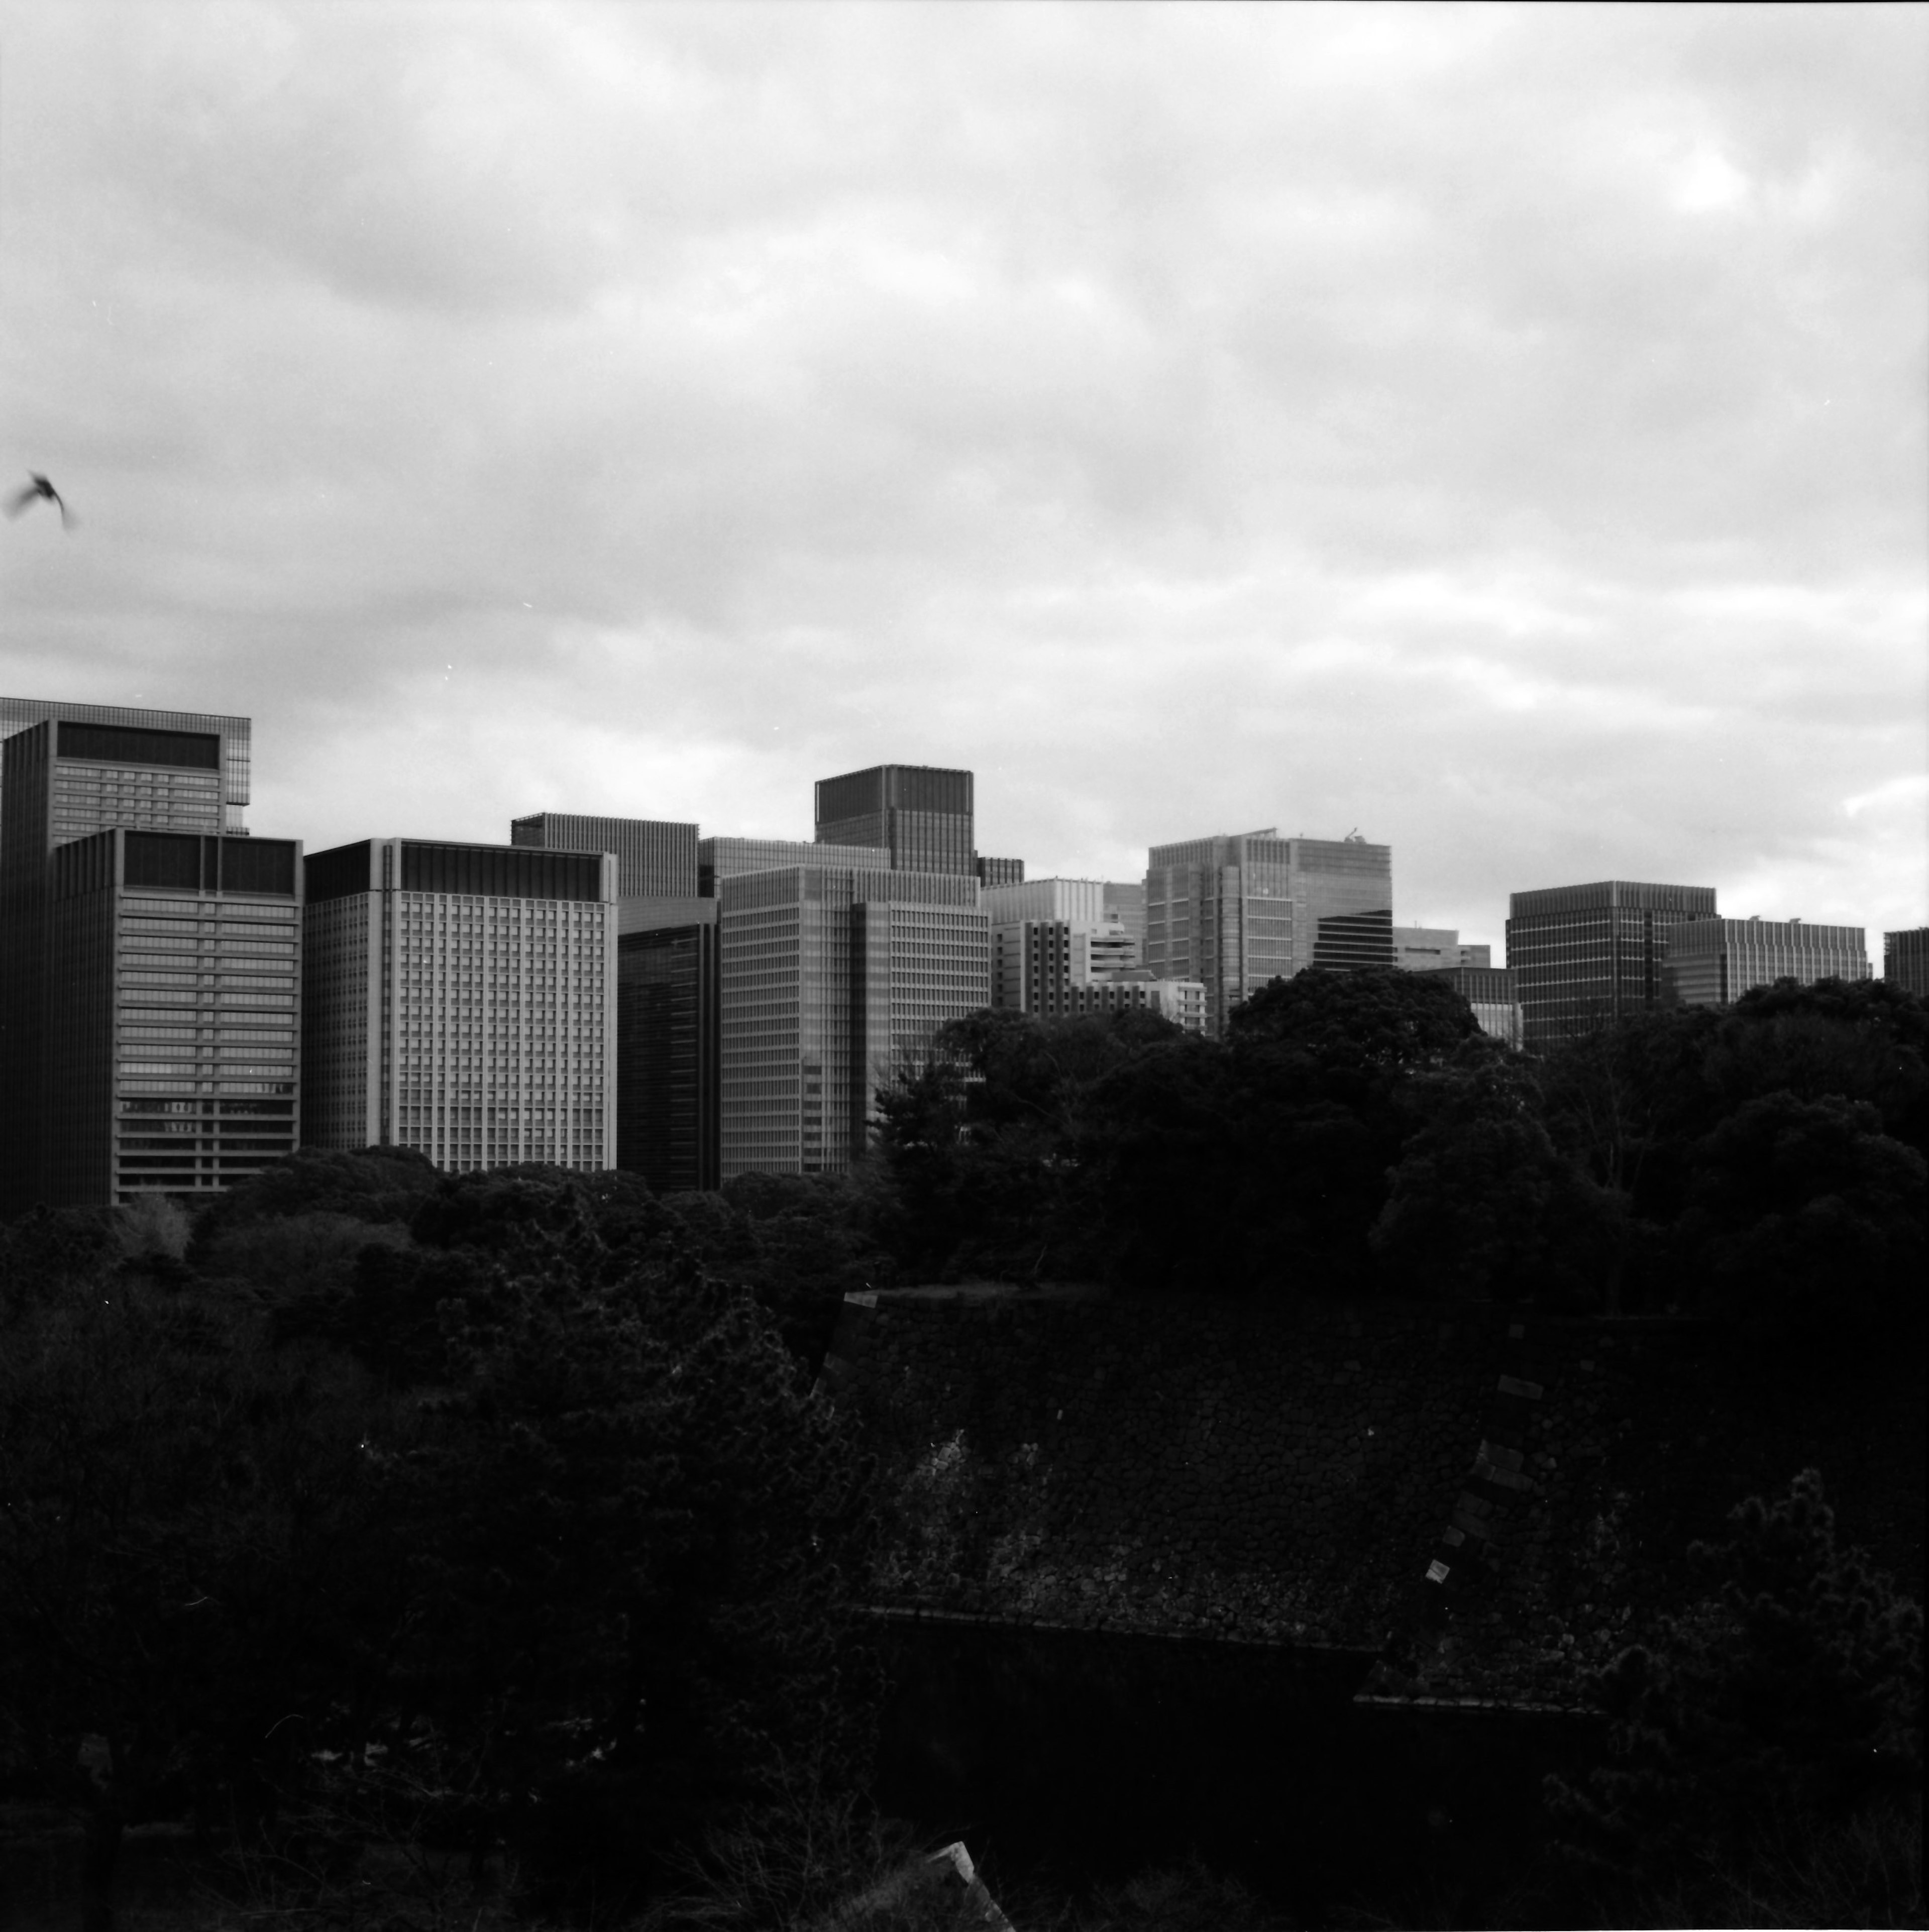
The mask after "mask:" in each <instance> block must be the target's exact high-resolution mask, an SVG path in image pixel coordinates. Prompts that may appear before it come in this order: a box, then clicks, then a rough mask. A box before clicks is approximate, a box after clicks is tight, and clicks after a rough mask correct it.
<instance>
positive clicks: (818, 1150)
mask: <svg viewBox="0 0 1929 1932" xmlns="http://www.w3.org/2000/svg"><path fill="white" fill-rule="evenodd" d="M978 892H979V887H978V881H977V877H976V875H975V874H972V873H971V872H965V873H964V874H962V875H961V874H956V873H929V872H904V871H894V870H891V869H889V868H881V867H879V868H866V867H859V866H848V865H794V866H786V867H784V868H781V869H778V870H774V871H760V872H748V873H742V874H735V875H733V876H730V877H725V878H723V879H721V880H719V881H718V902H717V903H718V916H717V925H718V955H719V959H718V968H719V983H720V1000H719V1006H718V1015H719V1021H720V1033H721V1040H720V1049H719V1055H718V1064H719V1067H718V1079H719V1095H720V1098H719V1108H718V1113H719V1138H720V1141H721V1156H720V1161H719V1166H720V1169H721V1175H722V1178H724V1180H726V1181H727V1180H728V1179H729V1178H730V1177H731V1176H732V1175H737V1174H743V1173H746V1172H753V1171H756V1172H766V1173H773V1174H823V1173H838V1172H842V1171H843V1170H844V1169H846V1168H847V1167H848V1166H850V1163H851V1162H852V1161H853V1160H854V1159H856V1157H858V1156H859V1154H861V1153H862V1151H863V1148H864V1147H865V1143H866V1141H867V1139H868V1132H869V1126H870V1122H871V1118H872V1117H873V1112H874V1097H875V1095H876V1093H877V1089H878V1088H880V1087H881V1086H883V1085H885V1084H886V1082H888V1081H889V1080H890V1079H892V1076H893V1075H894V1074H895V1073H896V1072H897V1071H898V1070H899V1069H901V1068H902V1067H906V1066H907V1065H910V1064H916V1061H918V1060H919V1058H921V1056H922V1054H923V1053H924V1052H925V1051H926V1049H927V1048H928V1047H929V1045H930V1043H931V1040H932V1036H933V1035H934V1034H935V1033H936V1032H937V1031H938V1028H939V1027H940V1026H941V1025H943V1024H944V1022H946V1021H947V1020H949V1019H958V1018H959V1017H961V1016H963V1015H964V1014H966V1013H975V1012H977V1010H980V1008H981V1007H985V1006H986V1005H988V1004H989V1002H990V997H991V984H990V980H991V973H990V953H989V946H988V944H987V940H986V924H985V915H984V913H983V911H982V910H980V907H979V904H978Z"/></svg>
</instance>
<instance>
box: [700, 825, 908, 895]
mask: <svg viewBox="0 0 1929 1932" xmlns="http://www.w3.org/2000/svg"><path fill="white" fill-rule="evenodd" d="M788 865H850V866H854V867H856V868H858V869H859V870H860V871H871V872H888V871H889V870H890V869H891V848H890V847H889V846H888V845H828V844H826V845H819V844H814V842H813V841H811V840H810V839H808V838H700V839H699V840H698V841H697V891H698V892H700V893H701V894H702V895H703V897H705V898H716V897H717V896H718V886H721V883H723V881H724V880H725V879H734V878H739V877H742V875H743V874H745V872H775V871H781V870H782V869H783V868H784V867H786V866H788Z"/></svg>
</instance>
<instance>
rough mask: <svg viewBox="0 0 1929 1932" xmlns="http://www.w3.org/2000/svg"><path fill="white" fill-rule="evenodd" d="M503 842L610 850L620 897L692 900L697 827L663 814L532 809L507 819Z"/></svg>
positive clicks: (567, 849) (546, 849) (557, 848)
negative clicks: (592, 815)
mask: <svg viewBox="0 0 1929 1932" xmlns="http://www.w3.org/2000/svg"><path fill="white" fill-rule="evenodd" d="M509 843H510V844H511V845H523V846H527V847H532V848H533V849H535V850H538V851H544V852H613V853H615V854H616V867H617V869H616V895H617V897H618V898H625V899H637V898H649V899H673V898H694V897H695V896H696V892H697V828H696V826H694V824H685V823H683V822H682V820H677V819H667V818H585V817H580V816H579V815H578V814H577V813H574V812H573V811H537V812H532V813H531V814H529V817H526V818H516V819H511V820H510V821H509Z"/></svg>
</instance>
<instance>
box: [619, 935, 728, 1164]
mask: <svg viewBox="0 0 1929 1932" xmlns="http://www.w3.org/2000/svg"><path fill="white" fill-rule="evenodd" d="M717 963H718V954H717V902H716V901H715V899H713V898H687V899H646V900H626V901H624V903H623V905H622V909H621V911H620V913H619V916H618V920H617V935H616V1166H619V1167H620V1168H622V1169H626V1170H627V1171H628V1172H630V1173H631V1174H640V1175H642V1176H643V1179H644V1180H646V1181H648V1182H649V1184H650V1186H651V1187H652V1188H653V1189H655V1191H656V1192H657V1193H659V1194H667V1193H671V1192H673V1191H675V1190H681V1189H686V1188H700V1187H715V1186H717V1184H718V1169H717V1159H718V1140H717V1094H718V1088H717V1052H718V1043H719V1036H718V1025H717V1002H718V997H719V991H720V987H719V981H718V971H717Z"/></svg>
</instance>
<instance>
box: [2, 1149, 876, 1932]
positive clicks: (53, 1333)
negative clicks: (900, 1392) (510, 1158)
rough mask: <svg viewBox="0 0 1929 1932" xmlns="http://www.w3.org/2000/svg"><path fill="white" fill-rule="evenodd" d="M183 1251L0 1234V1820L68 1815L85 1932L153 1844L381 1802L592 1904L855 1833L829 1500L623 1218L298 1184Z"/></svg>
mask: <svg viewBox="0 0 1929 1932" xmlns="http://www.w3.org/2000/svg"><path fill="white" fill-rule="evenodd" d="M404 1215H406V1216H407V1222H406V1224H405V1223H404V1222H403V1220H401V1218H399V1217H402V1216H404ZM766 1218H767V1219H775V1220H781V1219H782V1217H781V1214H778V1215H777V1216H774V1217H766ZM177 1219H178V1217H177ZM352 1229H359V1231H360V1234H361V1236H362V1238H361V1240H360V1241H359V1242H358V1241H355V1240H353V1239H352V1238H350V1233H349V1232H348V1231H349V1230H352ZM787 1232H791V1233H793V1234H794V1231H787ZM185 1233H186V1230H185V1229H184V1227H181V1228H180V1229H178V1230H175V1229H169V1227H168V1226H166V1223H165V1219H164V1217H163V1218H162V1219H161V1220H158V1221H157V1220H156V1217H155V1216H154V1213H153V1212H152V1211H148V1210H143V1211H141V1212H139V1213H135V1212H133V1211H101V1212H99V1213H95V1214H83V1213H79V1212H74V1211H68V1212H65V1213H62V1214H36V1215H34V1216H31V1217H28V1218H27V1219H26V1220H23V1221H22V1222H20V1223H16V1224H15V1225H14V1226H13V1227H11V1228H10V1229H6V1230H5V1231H0V1325H4V1334H5V1348H4V1349H0V1779H4V1781H5V1784H6V1786H7V1787H8V1788H10V1790H12V1791H13V1793H14V1794H15V1795H16V1796H37V1797H39V1798H40V1799H50V1800H52V1801H53V1802H59V1803H63V1804H67V1805H71V1807H73V1808H74V1809H75V1810H76V1811H77V1812H79V1813H80V1814H82V1815H83V1817H84V1819H85V1820H86V1826H87V1829H88V1834H89V1861H88V1862H89V1883H90V1885H91V1887H92V1891H93V1893H94V1907H95V1909H94V1914H93V1922H95V1924H103V1925H104V1924H107V1923H108V1922H109V1920H108V1917H107V1910H108V1900H109V1895H110V1880H111V1873H112V1870H113V1862H114V1853H115V1846H116V1845H117V1843H118V1841H119V1838H120V1837H121V1834H122V1832H124V1829H125V1828H126V1827H127V1826H130V1825H132V1824H135V1823H139V1822H141V1821H142V1820H144V1819H148V1818H153V1817H178V1816H180V1815H181V1814H182V1813H183V1812H184V1811H192V1812H193V1813H194V1814H195V1815H196V1816H197V1817H199V1818H201V1819H202V1820H203V1821H204V1823H210V1824H211V1823H213V1822H214V1821H216V1820H220V1821H221V1822H222V1823H223V1825H224V1826H230V1825H231V1826H234V1827H235V1828H236V1829H239V1832H240V1833H241V1835H242V1838H243V1839H244V1840H248V1839H251V1838H260V1837H262V1836H263V1835H272V1833H273V1832H275V1830H276V1829H278V1821H280V1820H284V1819H285V1818H287V1817H290V1816H291V1815H293V1814H295V1813H297V1812H300V1813H303V1814H307V1813H309V1812H312V1811H313V1810H314V1806H315V1805H317V1803H318V1802H320V1799H319V1798H318V1795H317V1794H318V1793H323V1791H324V1790H326V1794H327V1796H328V1800H329V1805H331V1806H332V1813H331V1815H332V1817H334V1818H335V1820H336V1827H337V1828H338V1835H340V1832H342V1831H347V1832H350V1835H353V1832H354V1831H366V1832H382V1831H384V1830H386V1829H389V1826H391V1825H392V1823H393V1822H394V1821H393V1819H392V1817H389V1816H388V1815H387V1814H388V1813H392V1811H393V1808H394V1807H393V1804H392V1802H391V1801H392V1800H394V1799H396V1798H397V1797H398V1794H399V1795H403V1796H407V1797H408V1798H409V1800H410V1804H411V1805H413V1811H412V1813H411V1819H412V1823H411V1825H410V1829H412V1830H413V1829H427V1830H428V1831H429V1832H431V1834H432V1835H439V1837H440V1840H441V1841H443V1842H445V1843H449V1844H450V1845H452V1846H457V1847H458V1848H465V1847H466V1849H467V1850H468V1852H469V1855H470V1862H471V1864H472V1867H473V1868H474V1869H475V1871H476V1872H477V1873H478V1875H479V1874H481V1873H483V1872H484V1871H485V1870H488V1869H490V1868H491V1867H492V1866H493V1862H494V1859H495V1855H496V1851H497V1849H498V1848H502V1849H505V1850H506V1851H507V1852H508V1854H509V1856H510V1860H511V1865H512V1867H514V1870H516V1871H517V1873H518V1874H519V1877H520V1888H521V1892H522V1894H523V1896H524V1897H525V1898H526V1899H527V1898H537V1899H543V1900H548V1901H550V1902H551V1903H568V1904H570V1905H571V1906H574V1905H577V1904H581V1903H585V1902H586V1901H587V1900H590V1899H592V1898H593V1899H594V1900H597V1901H599V1902H600V1903H602V1904H604V1905H609V1904H612V1903H616V1902H619V1901H620V1900H623V1899H624V1898H625V1897H627V1898H631V1899H634V1898H637V1897H642V1896H643V1895H645V1894H646V1893H647V1892H648V1891H649V1890H650V1889H651V1888H652V1886H654V1885H659V1884H661V1882H664V1879H665V1876H666V1874H667V1873H669V1872H670V1871H671V1870H673V1868H676V1867H677V1866H678V1862H679V1860H681V1859H682V1858H685V1857H686V1855H688V1852H689V1850H690V1848H691V1846H692V1845H693V1844H694V1843H697V1841H700V1839H701V1838H702V1837H703V1835H704V1834H705V1833H706V1832H709V1831H711V1830H712V1829H715V1828H716V1827H718V1826H719V1824H720V1823H723V1822H725V1821H727V1820H733V1819H746V1818H751V1817H754V1816H755V1815H756V1814H757V1812H758V1811H759V1810H760V1809H761V1808H770V1807H772V1806H778V1805H784V1804H787V1803H789V1802H792V1799H793V1796H794V1790H793V1788H794V1787H795V1786H796V1784H797V1782H798V1781H799V1780H802V1781H805V1783H807V1784H808V1786H809V1787H810V1788H811V1790H813V1791H814V1792H818V1793H827V1794H829V1795H830V1796H832V1797H833V1798H834V1797H835V1796H836V1795H837V1794H838V1793H844V1794H847V1795H848V1794H853V1793H859V1792H861V1790H862V1787H863V1783H864V1780H865V1777H866V1776H867V1775H868V1761H869V1755H870V1737H869V1726H870V1724H871V1718H872V1714H873V1712H874V1708H875V1690H876V1687H875V1684H874V1673H873V1670H872V1667H871V1664H869V1663H868V1653H867V1652H866V1651H865V1647H864V1646H863V1645H862V1643H860V1642H859V1639H858V1636H857V1634H856V1633H857V1623H856V1619H855V1616H854V1613H853V1593H854V1591H855V1589H856V1583H857V1580H858V1579H859V1577H860V1576H861V1574H862V1569H863V1565H864V1561H865V1550H866V1547H867V1541H868V1535H869V1530H868V1523H869V1517H868V1506H867V1504H866V1502H865V1491H864V1486H863V1482H862V1467H861V1466H860V1464H859V1460H858V1459H857V1457H856V1455H855V1454H854V1452H853V1448H852V1446H851V1445H850V1442H848V1440H847V1437H846V1434H845V1433H844V1430H842V1428H841V1426H840V1425H839V1424H838V1423H837V1421H835V1418H833V1416H832V1414H831V1412H830V1411H829V1409H828V1408H827V1407H826V1406H825V1405H824V1404H823V1403H822V1402H820V1400H818V1399H817V1397H814V1395H813V1394H811V1392H810V1390H809V1388H808V1382H807V1381H806V1379H805V1378H803V1377H802V1376H800V1375H799V1372H798V1368H797V1365H796V1361H795V1359H794V1358H793V1355H792V1354H791V1353H790V1351H789V1350H787V1349H786V1347H785V1346H784V1341H783V1339H782V1336H781V1332H780V1330H779V1327H778V1323H777V1322H776V1321H775V1319H773V1318H772V1316H771V1315H770V1314H769V1313H767V1312H766V1310H763V1308H761V1307H759V1306H758V1305H757V1302H756V1301H755V1300H754V1298H752V1297H751V1295H750V1294H749V1293H748V1291H747V1290H745V1289H743V1288H742V1287H739V1286H731V1285H729V1284H727V1283H724V1282H723V1281H721V1280H718V1278H716V1277H715V1276H713V1275H712V1274H710V1273H709V1272H708V1271H706V1270H705V1268H703V1265H702V1263H701V1261H700V1258H699V1256H698V1255H697V1253H696V1252H695V1251H694V1249H693V1248H692V1247H691V1245H690V1244H689V1243H688V1241H686V1240H685V1238H684V1236H683V1234H682V1229H681V1226H680V1223H679V1222H678V1221H677V1220H676V1217H674V1215H673V1214H671V1213H670V1212H669V1211H667V1210H666V1209H664V1208H663V1207H662V1206H661V1205H660V1204H658V1203H656V1202H653V1201H652V1199H650V1198H649V1196H648V1195H647V1193H646V1190H637V1189H634V1188H628V1187H623V1186H622V1185H621V1184H617V1183H615V1182H612V1183H611V1184H609V1185H607V1186H598V1187H589V1188H583V1187H577V1186H574V1185H572V1184H569V1183H568V1182H566V1181H564V1180H562V1178H559V1177H558V1176H556V1175H553V1174H544V1173H529V1172H524V1173H518V1174H513V1175H499V1176H491V1177H487V1178H478V1179H472V1180H469V1181H455V1180H450V1179H446V1178H443V1177H441V1176H439V1175H437V1174H435V1173H434V1170H432V1169H427V1168H426V1166H424V1165H421V1164H417V1163H412V1162H410V1161H407V1160H395V1159H394V1158H393V1157H389V1156H386V1155H383V1154H379V1153H378V1154H371V1155H369V1156H366V1157H329V1156H320V1157H315V1156H302V1157H296V1159H295V1160H293V1161H290V1162H289V1163H286V1164H285V1166H284V1167H283V1168H281V1169H278V1171H276V1172H275V1173H274V1174H272V1175H269V1176H266V1177H264V1178H263V1181H260V1182H259V1183H257V1184H254V1186H253V1187H251V1188H248V1189H243V1190H237V1191H236V1194H235V1196H233V1197H231V1198H230V1199H229V1201H227V1202H225V1203H224V1204H223V1206H222V1207H221V1208H220V1210H219V1211H217V1214H214V1215H213V1216H211V1217H208V1222H207V1223H205V1224H204V1226H202V1228H201V1229H199V1231H198V1232H197V1234H196V1239H195V1241H194V1242H193V1246H192V1247H191V1248H190V1250H189V1253H190V1256H191V1257H192V1259H190V1260H189V1261H187V1262H183V1260H182V1259H181V1257H180V1256H179V1255H178V1253H170V1252H169V1250H170V1249H178V1248H181V1247H187V1242H186V1240H185ZM177 1237H178V1238H177ZM385 1808H386V1811H385ZM344 1818H347V1819H350V1820H352V1821H353V1823H352V1825H351V1826H344V1825H342V1823H341V1820H344Z"/></svg>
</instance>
